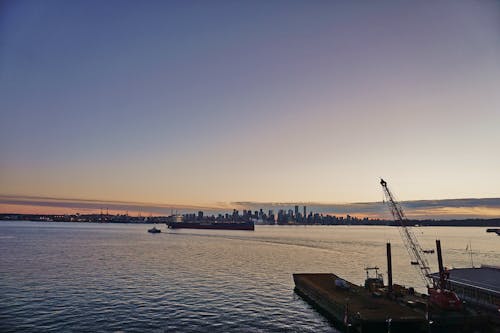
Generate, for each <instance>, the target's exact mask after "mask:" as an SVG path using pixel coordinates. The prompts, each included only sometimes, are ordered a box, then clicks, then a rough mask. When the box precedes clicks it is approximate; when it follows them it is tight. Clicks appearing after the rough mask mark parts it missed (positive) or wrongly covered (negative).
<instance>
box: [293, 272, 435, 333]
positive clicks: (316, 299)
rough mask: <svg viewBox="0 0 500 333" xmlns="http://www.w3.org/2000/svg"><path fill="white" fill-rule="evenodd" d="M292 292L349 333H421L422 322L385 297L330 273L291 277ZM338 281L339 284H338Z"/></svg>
mask: <svg viewBox="0 0 500 333" xmlns="http://www.w3.org/2000/svg"><path fill="white" fill-rule="evenodd" d="M293 280H294V282H295V291H296V292H297V293H298V294H299V295H300V296H302V297H303V298H304V299H306V300H307V301H308V302H309V303H311V304H312V305H314V306H315V307H317V308H319V310H320V311H321V313H323V314H324V315H325V316H326V317H327V318H328V319H331V320H333V321H334V322H335V323H336V324H338V325H339V326H341V327H342V328H344V329H346V330H349V331H352V332H374V333H377V332H384V333H385V332H387V331H388V330H390V329H392V330H393V332H400V331H404V332H405V333H411V332H425V331H426V323H427V321H426V319H425V314H424V313H423V312H417V311H415V310H413V309H411V308H409V307H405V306H402V305H400V304H398V303H397V302H393V301H392V300H390V299H387V298H385V297H381V296H377V295H376V294H372V293H370V292H369V291H368V290H367V289H365V288H363V287H360V286H357V285H355V284H352V283H350V282H348V281H346V280H343V279H341V278H340V277H338V276H337V275H335V274H330V273H305V274H293ZM338 281H343V282H341V283H339V282H338Z"/></svg>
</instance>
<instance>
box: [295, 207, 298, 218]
mask: <svg viewBox="0 0 500 333" xmlns="http://www.w3.org/2000/svg"><path fill="white" fill-rule="evenodd" d="M298 216H299V206H297V205H296V206H295V218H297V217H298Z"/></svg>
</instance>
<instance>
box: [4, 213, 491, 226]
mask: <svg viewBox="0 0 500 333" xmlns="http://www.w3.org/2000/svg"><path fill="white" fill-rule="evenodd" d="M168 219H169V217H167V216H148V217H140V216H137V217H132V216H130V217H126V216H122V217H121V218H119V219H114V220H111V219H102V220H85V219H79V218H78V216H77V215H76V216H75V215H67V216H62V215H36V214H0V222H12V221H19V222H56V223H59V222H66V223H95V224H116V223H125V224H158V223H166V222H167V221H168ZM255 224H256V225H276V226H283V225H288V226H290V225H291V226H294V225H296V226H330V225H331V226H348V225H360V226H399V225H398V224H396V223H395V222H394V221H390V220H380V219H368V220H366V219H359V220H351V221H347V220H343V221H342V222H341V223H327V222H326V221H325V222H324V223H304V222H295V221H294V222H288V223H272V222H267V221H266V222H264V223H263V222H256V223H255ZM407 225H408V226H414V227H500V218H492V219H483V218H477V219H471V218H468V219H453V220H429V219H425V220H408V221H407Z"/></svg>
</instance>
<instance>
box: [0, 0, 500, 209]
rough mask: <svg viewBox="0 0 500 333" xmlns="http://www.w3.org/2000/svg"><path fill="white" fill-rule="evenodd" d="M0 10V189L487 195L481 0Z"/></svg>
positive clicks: (80, 193)
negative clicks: (385, 189)
mask: <svg viewBox="0 0 500 333" xmlns="http://www.w3.org/2000/svg"><path fill="white" fill-rule="evenodd" d="M0 6H1V7H0V117H1V118H0V120H1V124H2V125H1V130H0V153H1V159H0V194H4V195H24V196H51V197H59V198H81V199H96V200H124V201H133V202H153V203H163V204H170V203H174V204H203V205H210V204H211V203H215V202H233V201H259V202H276V201H278V202H284V201H286V202H292V201H300V202H310V201H313V202H360V201H377V200H381V199H382V191H381V189H380V186H379V184H378V178H379V177H380V176H382V177H384V178H387V180H388V182H389V185H393V189H394V190H395V192H396V193H397V194H398V197H399V198H400V199H405V200H417V199H443V198H464V197H466V198H471V197H476V198H484V197H500V172H499V171H500V153H499V151H500V130H499V125H500V93H499V92H500V3H499V2H497V1H455V0H454V1H366V2H350V1H210V2H206V1H141V2H140V1H4V2H2V3H1V5H0Z"/></svg>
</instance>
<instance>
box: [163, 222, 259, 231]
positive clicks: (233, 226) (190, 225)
mask: <svg viewBox="0 0 500 333" xmlns="http://www.w3.org/2000/svg"><path fill="white" fill-rule="evenodd" d="M167 226H168V227H169V228H172V229H216V230H255V226H254V223H253V222H234V223H215V222H214V223H207V222H168V223H167Z"/></svg>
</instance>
